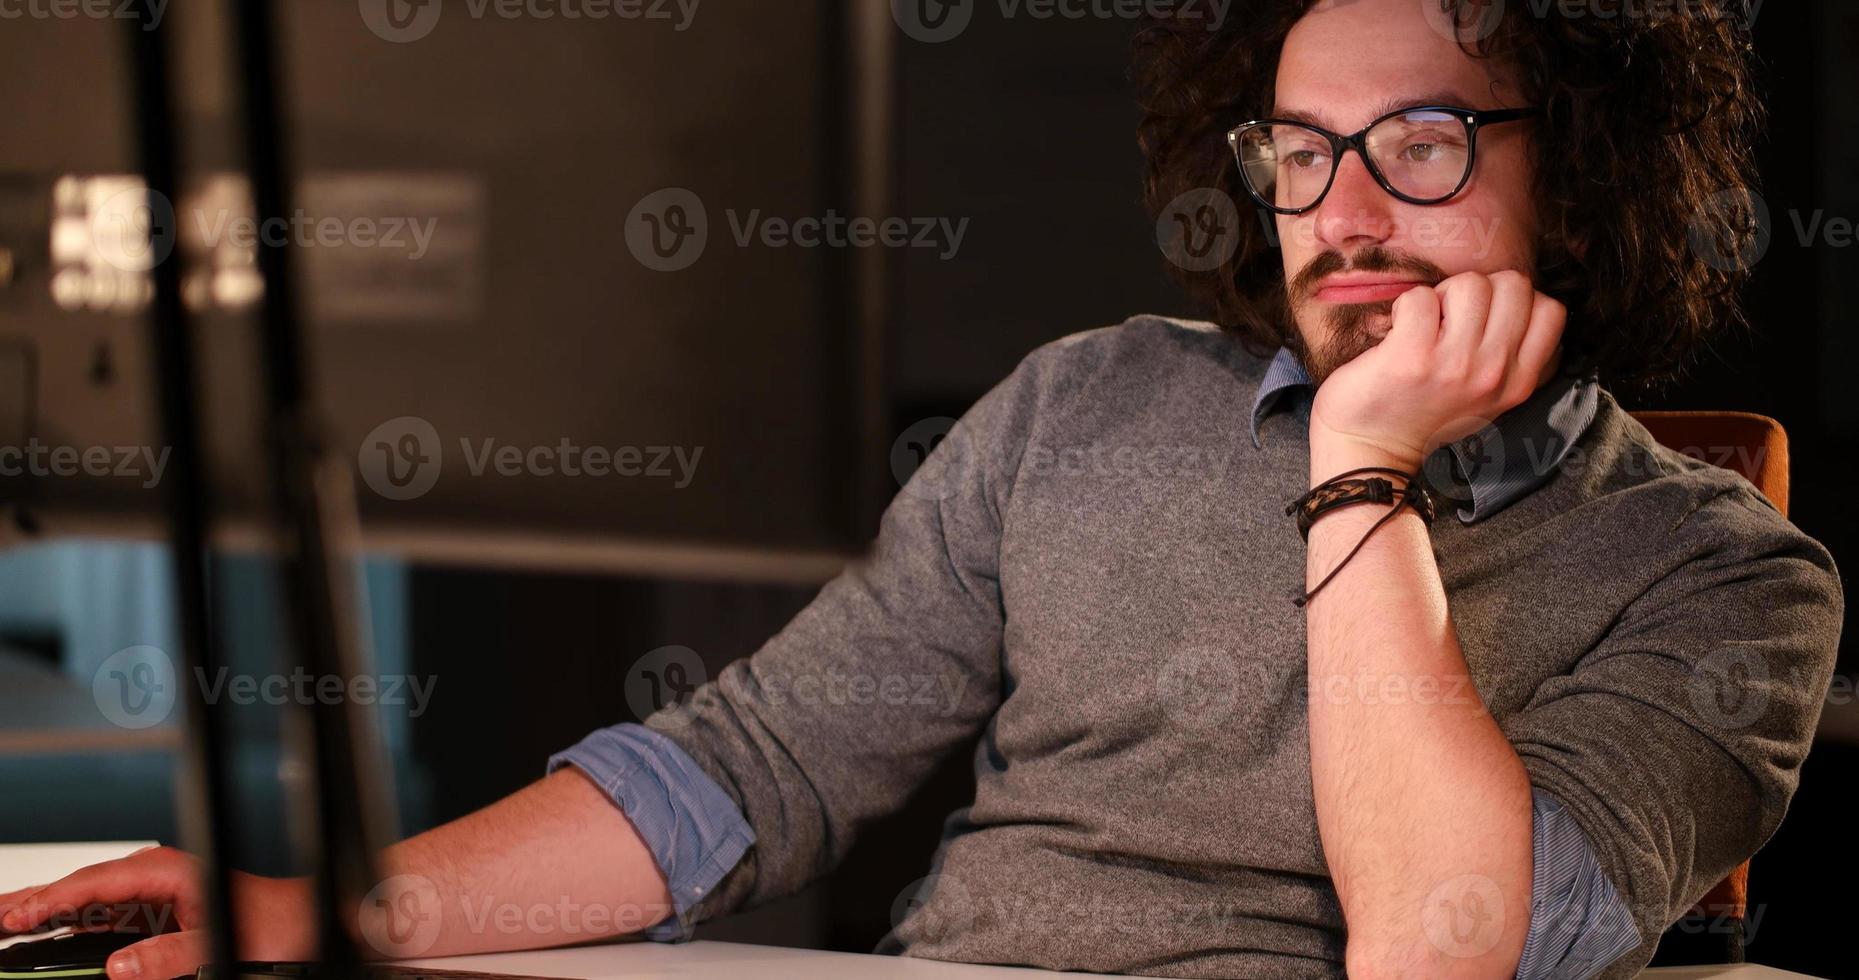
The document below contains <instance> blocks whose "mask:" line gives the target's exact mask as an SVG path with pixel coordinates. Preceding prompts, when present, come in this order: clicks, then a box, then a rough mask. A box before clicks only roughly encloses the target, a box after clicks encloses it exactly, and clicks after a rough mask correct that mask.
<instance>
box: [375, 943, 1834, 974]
mask: <svg viewBox="0 0 1859 980" xmlns="http://www.w3.org/2000/svg"><path fill="white" fill-rule="evenodd" d="M409 964H410V965H413V966H420V967H427V968H432V969H439V968H445V969H453V970H471V971H476V972H483V973H513V974H517V975H520V976H536V977H560V978H575V980H621V978H625V980H660V978H662V980H748V978H751V977H753V978H756V980H762V978H767V980H995V978H1000V980H1011V978H1032V977H1050V978H1053V980H1059V978H1063V980H1078V978H1079V977H1082V976H1088V974H1081V973H1054V972H1051V971H1047V970H1028V969H1019V968H1013V967H1001V966H971V965H968V964H965V963H938V962H936V961H934V960H920V959H914V958H911V957H904V956H861V955H858V954H856V953H824V952H817V951H814V950H803V949H780V948H777V947H773V946H743V945H739V944H736V943H709V942H702V941H698V942H693V943H685V944H683V945H679V946H666V945H662V944H659V943H622V944H619V945H614V946H584V947H581V948H579V949H558V950H548V951H543V952H537V953H502V954H498V955H495V956H458V957H452V958H449V959H439V960H411V961H409ZM1640 976H1641V977H1642V978H1645V980H1655V978H1657V980H1813V978H1811V977H1806V976H1804V975H1803V974H1800V973H1789V972H1788V971H1786V970H1774V969H1770V968H1769V967H1766V966H1753V965H1749V964H1743V965H1740V966H1709V967H1698V966H1681V967H1661V968H1660V969H1657V970H1646V971H1645V972H1643V973H1641V974H1640Z"/></svg>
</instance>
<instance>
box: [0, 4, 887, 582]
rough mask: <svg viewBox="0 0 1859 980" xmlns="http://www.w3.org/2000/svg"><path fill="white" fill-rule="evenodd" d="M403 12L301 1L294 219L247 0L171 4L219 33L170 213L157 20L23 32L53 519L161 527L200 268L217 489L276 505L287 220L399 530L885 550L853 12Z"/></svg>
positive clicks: (17, 464) (13, 39) (561, 541)
mask: <svg viewBox="0 0 1859 980" xmlns="http://www.w3.org/2000/svg"><path fill="white" fill-rule="evenodd" d="M380 6H381V8H382V9H388V10H392V9H394V8H395V7H396V5H393V4H387V5H380ZM398 6H399V7H400V8H402V9H401V10H400V13H401V14H402V15H403V16H402V17H398V18H393V17H390V18H388V19H387V20H382V19H381V17H380V16H378V14H379V11H378V10H375V11H372V12H371V8H370V5H369V4H366V3H363V4H361V5H360V8H361V9H360V10H359V11H358V9H357V4H355V3H303V4H281V5H279V10H280V17H281V18H282V22H281V24H280V33H281V34H282V38H283V41H284V50H283V51H282V52H281V54H282V57H283V58H284V64H285V67H286V71H285V93H284V97H285V99H286V101H287V104H288V107H289V111H288V118H286V119H285V120H284V124H285V131H286V135H287V139H288V144H289V145H288V150H289V159H290V161H291V164H292V166H293V168H294V169H295V171H296V173H297V178H298V179H297V180H296V181H295V182H294V188H295V198H296V201H295V205H296V209H295V210H296V213H294V214H292V215H290V216H287V217H288V220H287V221H284V222H277V223H271V224H266V225H260V224H259V223H258V222H256V221H255V220H254V219H253V217H252V214H251V210H250V204H249V190H248V187H247V185H246V184H245V182H244V180H243V178H242V177H241V176H240V170H241V156H240V154H239V153H238V152H237V150H238V147H239V145H240V142H239V134H238V130H237V128H236V122H237V118H238V106H237V104H236V102H234V101H233V93H234V92H235V91H236V86H235V84H234V83H233V82H232V72H231V70H230V69H229V68H228V67H226V66H227V64H228V63H229V61H228V59H226V58H225V57H224V54H223V51H224V48H225V40H224V37H225V25H224V24H223V23H219V22H218V21H217V18H218V17H219V16H220V15H219V13H218V10H219V5H193V6H191V7H187V6H185V5H175V7H174V8H173V9H171V10H170V11H169V12H168V14H167V16H168V17H171V18H182V17H193V18H196V19H194V20H189V21H177V22H176V23H174V24H173V25H171V26H172V27H173V28H174V29H175V31H176V33H177V37H178V39H179V44H178V47H179V51H178V52H177V60H178V61H179V62H180V64H181V65H182V68H183V78H182V82H183V89H184V92H185V95H184V97H183V100H182V102H183V104H182V105H181V107H180V109H181V114H182V116H183V117H184V118H185V119H186V126H185V130H186V132H185V133H184V134H182V135H183V136H184V137H185V140H184V146H185V148H186V150H187V160H186V164H187V166H186V170H187V176H188V180H187V183H186V190H185V192H184V193H183V194H182V195H181V199H180V200H178V201H175V202H172V204H173V208H172V213H167V214H164V213H161V210H160V209H159V208H157V209H156V211H155V212H153V213H151V212H150V211H149V210H148V209H146V208H142V207H140V205H141V202H142V200H143V198H142V196H141V192H140V190H139V188H138V187H137V185H136V183H135V181H134V180H133V179H132V178H131V179H125V178H124V177H123V175H125V174H132V173H133V172H134V170H135V163H134V154H133V146H134V140H133V135H132V134H133V125H132V123H133V120H132V117H131V107H130V104H129V98H128V90H127V83H126V75H127V66H126V65H125V63H124V62H125V60H126V54H127V47H126V45H125V44H124V41H123V38H122V36H121V35H122V33H123V28H122V26H121V25H120V24H117V23H115V22H113V21H110V20H107V19H103V20H98V21H95V22H91V23H87V24H86V23H72V22H68V21H34V20H22V21H18V22H15V23H9V25H8V27H7V29H6V30H5V31H4V32H0V88H4V90H6V91H13V92H27V91H30V92H32V93H34V94H33V97H32V98H30V99H27V100H24V101H23V102H22V104H21V106H20V115H19V116H18V117H17V118H16V120H15V121H14V123H13V124H12V125H10V126H9V129H11V130H13V133H14V138H10V139H8V140H6V141H0V251H3V252H4V254H5V255H6V259H5V261H4V265H3V266H0V272H3V273H4V275H0V437H4V440H5V441H6V444H7V445H10V446H14V447H15V448H16V449H18V450H19V451H18V452H15V453H13V454H11V457H12V458H11V462H12V463H13V465H4V464H5V463H7V462H8V461H4V460H0V469H3V470H4V471H5V472H4V474H0V491H3V492H4V493H5V495H6V496H5V499H6V500H8V501H9V502H23V503H24V504H25V505H26V506H28V507H30V508H31V509H32V510H33V511H34V512H35V514H36V515H37V516H38V517H39V519H40V520H41V521H42V523H43V524H44V525H45V527H46V528H47V529H48V530H50V531H52V532H54V533H56V532H60V531H63V530H67V529H68V530H72V531H82V530H87V529H91V528H116V527H119V526H150V525H152V524H153V520H154V518H155V517H156V516H157V515H158V514H159V506H160V502H159V494H158V492H156V491H157V490H158V488H159V484H160V478H161V476H162V473H161V472H160V470H161V462H162V452H161V448H160V445H159V444H160V437H159V434H158V431H157V427H156V426H155V425H154V422H153V411H152V406H153V404H154V400H153V392H152V390H151V383H152V382H151V379H150V367H149V364H148V359H147V350H146V341H145V335H146V333H147V329H146V326H145V320H144V317H143V316H142V314H141V311H142V310H143V309H144V307H145V305H146V291H147V289H148V286H147V276H146V274H145V270H146V268H147V263H148V262H150V261H155V260H162V261H181V260H184V261H185V269H186V274H187V282H186V285H187V288H186V291H185V293H186V296H187V298H188V302H189V305H190V307H192V308H193V309H194V310H195V311H196V313H197V325H198V331H199V351H200V354H201V357H202V360H203V370H204V372H205V377H204V378H203V384H202V391H201V397H202V400H203V403H204V404H203V410H204V412H205V414H206V416H207V421H208V426H209V441H210V446H211V449H212V457H213V458H212V464H213V465H212V472H213V481H214V487H215V497H216V503H217V504H218V505H219V506H221V507H222V508H225V509H226V510H228V511H229V512H230V513H234V514H240V513H249V512H251V511H252V510H253V508H255V507H256V506H257V505H259V504H260V503H261V502H263V501H264V499H265V497H264V488H265V486H266V485H265V483H264V482H263V475H262V473H263V471H262V469H261V467H260V465H259V464H260V463H261V462H262V458H261V457H262V452H263V448H262V447H263V444H262V440H261V431H262V430H261V427H260V413H259V406H260V402H261V393H262V392H261V389H260V388H259V386H258V375H257V370H258V364H259V360H258V356H257V355H258V351H257V349H256V340H255V338H256V335H257V331H256V328H255V324H254V317H253V310H254V304H255V303H256V302H257V300H258V297H259V296H260V295H261V293H262V289H263V283H262V281H261V280H260V279H259V277H258V276H257V274H256V272H255V271H254V269H253V266H252V255H253V248H252V246H253V245H254V244H255V241H254V239H255V236H257V235H261V234H263V235H274V236H275V235H285V236H289V238H290V240H291V241H292V243H293V245H295V246H296V248H295V252H294V255H295V260H296V266H297V268H298V270H299V271H300V273H301V275H300V292H301V294H302V295H303V296H304V300H305V302H304V306H305V314H306V323H307V325H308V328H309V330H310V342H311V344H312V350H311V357H312V363H313V370H314V377H315V379H316V382H317V385H318V390H319V394H320V397H321V402H322V405H323V407H324V409H325V411H326V414H327V416H328V421H329V424H330V427H331V433H330V440H331V444H332V445H333V446H334V447H335V449H336V450H337V455H339V456H341V457H343V458H345V459H346V460H348V462H349V463H351V464H352V465H353V467H354V468H355V470H356V475H357V479H356V483H355V486H356V491H357V499H358V504H359V507H360V514H361V517H362V524H363V528H364V532H365V533H366V535H367V537H368V538H370V539H372V540H373V541H374V542H376V543H377V544H379V545H382V546H387V547H395V548H404V549H405V550H408V551H409V552H412V553H415V554H418V553H421V552H427V553H431V554H437V555H458V556H469V555H470V554H472V553H473V552H496V551H497V550H498V549H499V548H502V549H503V552H504V553H505V554H506V555H507V556H518V557H519V559H520V556H523V555H529V556H531V557H536V558H538V559H539V560H543V561H547V560H548V559H547V558H546V557H542V556H543V555H544V553H545V552H547V551H549V549H550V548H551V547H552V546H557V545H559V546H563V547H565V548H567V549H569V550H571V551H572V550H574V549H581V550H582V551H584V552H586V553H587V554H590V555H592V554H595V553H597V552H600V551H601V549H619V550H620V551H624V550H625V549H626V548H628V547H638V546H645V547H648V548H649V547H655V546H659V545H664V546H670V547H683V546H697V547H699V548H709V549H722V550H725V551H729V550H731V549H734V550H736V551H738V552H740V551H743V550H747V551H753V552H757V553H761V554H764V555H766V554H770V553H779V554H787V555H820V554H841V555H843V554H844V553H848V552H850V551H852V550H855V549H856V548H857V546H858V544H859V542H860V541H861V540H863V538H864V536H865V535H866V534H867V533H868V532H869V530H870V514H871V511H872V494H870V493H868V492H866V491H865V490H864V489H863V488H864V487H869V486H871V485H872V480H871V479H870V477H871V476H872V472H871V465H870V464H871V461H872V460H880V463H879V465H880V466H882V463H881V459H882V457H881V456H879V455H878V454H877V453H874V452H873V447H872V435H873V434H874V433H876V432H877V431H878V429H877V427H876V425H875V424H874V423H873V421H872V420H873V418H874V416H875V411H874V409H873V406H874V405H875V404H876V398H875V393H874V392H873V391H872V390H871V386H872V377H871V376H870V375H869V374H868V373H861V371H860V370H859V367H860V366H861V365H863V364H866V363H868V358H869V356H870V348H869V346H868V345H869V340H868V336H869V332H868V331H866V330H864V328H863V327H861V326H860V324H859V323H858V320H857V317H856V315H855V313H854V312H853V306H854V304H853V302H852V301H851V300H850V299H849V297H851V296H853V295H855V293H856V290H857V288H858V285H857V276H858V267H857V262H858V259H857V249H856V248H847V247H833V245H832V242H833V239H832V237H831V236H832V235H834V234H837V235H839V236H841V237H842V238H844V237H846V236H850V235H856V234H857V233H858V231H859V229H858V227H857V225H855V224H854V223H852V222H851V221H850V219H849V218H848V217H847V215H849V213H850V210H851V207H852V204H853V198H854V196H855V195H856V194H857V191H856V190H855V189H854V171H855V169H856V168H855V166H854V165H850V164H848V162H847V161H848V159H849V156H850V154H849V151H848V147H850V146H852V144H853V139H854V137H853V134H852V133H851V131H850V130H849V128H848V127H849V123H848V122H847V121H846V119H845V116H846V114H847V107H848V106H849V105H851V104H852V100H850V99H849V98H848V95H847V85H848V81H847V78H848V75H847V65H848V56H847V55H846V53H845V51H844V50H843V47H844V45H845V43H846V42H845V36H844V33H843V31H842V30H840V29H839V26H838V24H837V20H836V18H835V17H834V16H829V12H828V11H825V10H824V9H822V10H815V9H812V8H814V7H823V6H825V5H824V4H822V3H815V2H813V0H787V2H783V3H780V4H750V5H745V6H739V7H736V8H732V10H731V11H730V15H729V16H728V17H718V18H715V19H714V22H711V23H695V24H692V23H687V24H684V25H683V26H682V27H681V26H680V17H683V16H686V15H683V14H677V13H676V12H677V11H678V9H679V8H678V7H677V6H676V5H670V6H668V8H667V9H669V10H671V11H673V13H674V16H673V17H671V19H669V20H655V19H643V18H642V19H623V18H611V19H603V20H587V19H581V20H568V19H560V18H536V17H530V16H515V17H509V16H504V15H502V14H500V12H499V11H501V10H504V7H507V5H504V7H500V6H499V5H497V4H445V5H439V4H429V5H424V6H421V5H398ZM802 7H804V8H807V9H805V10H802V9H797V8H802ZM416 13H417V14H419V16H417V17H415V16H412V15H413V14H416ZM691 16H695V17H699V18H701V17H702V11H701V9H698V10H696V11H695V12H694V14H691ZM699 27H701V28H703V29H696V28H699ZM855 58H856V56H855ZM866 135H867V136H869V135H870V134H866ZM866 230H873V229H866ZM144 232H146V234H144ZM106 461H107V462H106ZM616 553H617V552H616Z"/></svg>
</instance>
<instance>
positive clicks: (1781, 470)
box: [1633, 412, 1788, 919]
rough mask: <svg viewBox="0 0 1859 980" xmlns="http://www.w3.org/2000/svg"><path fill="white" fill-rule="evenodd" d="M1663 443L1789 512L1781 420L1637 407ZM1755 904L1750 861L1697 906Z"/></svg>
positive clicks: (1710, 913)
mask: <svg viewBox="0 0 1859 980" xmlns="http://www.w3.org/2000/svg"><path fill="white" fill-rule="evenodd" d="M1633 417H1634V418H1635V419H1638V420H1639V423H1640V424H1641V425H1644V426H1645V427H1646V431H1647V432H1650V433H1651V434H1652V437H1653V438H1654V439H1657V440H1659V444H1660V445H1662V446H1665V447H1666V448H1668V449H1672V450H1675V451H1677V452H1680V453H1683V454H1685V455H1686V456H1690V457H1692V458H1693V459H1699V460H1702V461H1704V462H1706V463H1710V464H1712V465H1714V466H1721V467H1723V468H1724V469H1727V470H1731V471H1734V472H1736V473H1738V474H1741V475H1742V477H1743V478H1744V479H1746V480H1748V481H1749V482H1750V483H1753V484H1755V486H1756V489H1757V490H1760V491H1762V495H1763V496H1765V497H1767V498H1769V502H1770V503H1772V504H1774V505H1775V509H1776V510H1779V511H1781V513H1782V516H1783V517H1787V516H1788V433H1787V432H1786V431H1784V430H1783V429H1782V426H1781V423H1780V422H1777V421H1775V420H1774V419H1772V418H1769V417H1768V416H1766V415H1755V414H1752V413H1749V412H1635V413H1633ZM1748 906H1749V862H1748V861H1744V862H1743V863H1742V864H1741V865H1740V866H1738V867H1737V869H1736V870H1735V871H1732V872H1730V876H1729V877H1728V878H1725V879H1724V880H1723V881H1722V882H1720V883H1718V885H1717V887H1715V888H1712V889H1711V890H1710V891H1709V892H1708V893H1706V894H1705V896H1704V899H1703V901H1701V902H1699V903H1698V908H1696V909H1693V911H1694V912H1696V911H1702V912H1703V913H1704V914H1705V916H1706V917H1707V918H1711V917H1715V916H1720V915H1728V916H1732V917H1734V918H1737V919H1741V918H1744V916H1745V913H1746V912H1747V911H1748Z"/></svg>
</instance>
